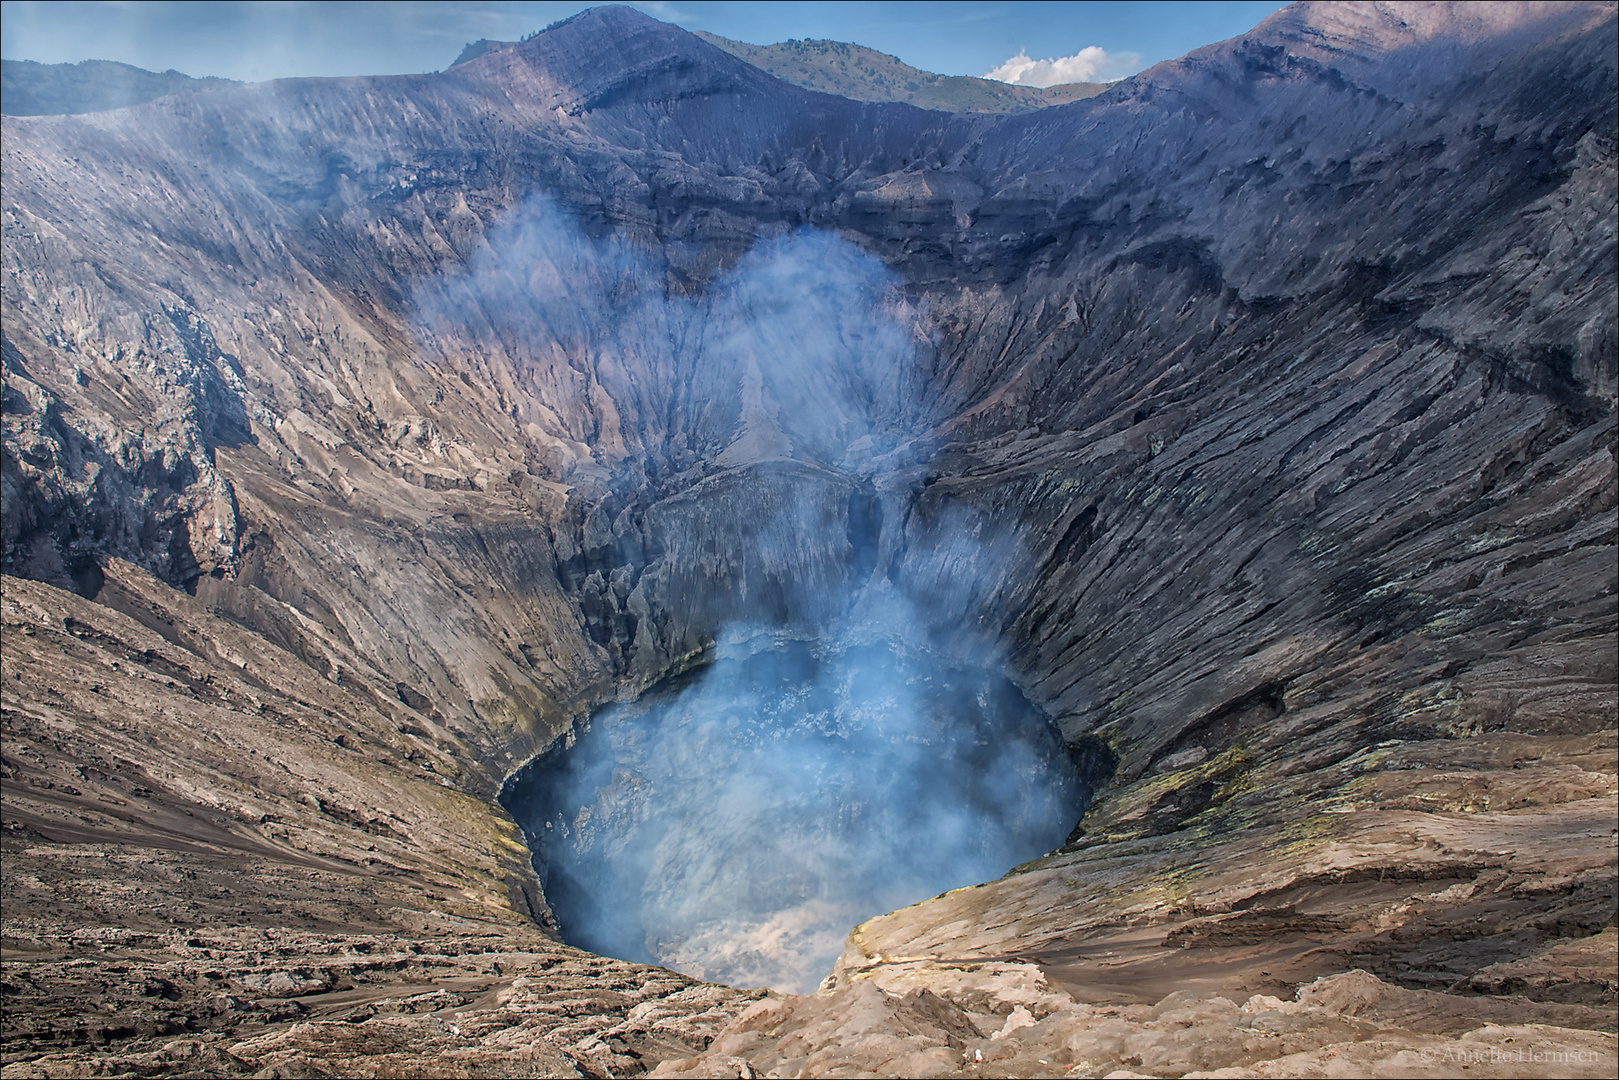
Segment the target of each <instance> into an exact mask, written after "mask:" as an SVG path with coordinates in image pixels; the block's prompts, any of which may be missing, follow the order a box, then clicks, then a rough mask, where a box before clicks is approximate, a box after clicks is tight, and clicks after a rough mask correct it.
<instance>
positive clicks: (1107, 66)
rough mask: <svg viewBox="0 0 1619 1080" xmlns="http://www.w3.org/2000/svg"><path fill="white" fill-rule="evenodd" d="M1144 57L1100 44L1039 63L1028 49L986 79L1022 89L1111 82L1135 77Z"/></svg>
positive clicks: (1020, 50) (1020, 51)
mask: <svg viewBox="0 0 1619 1080" xmlns="http://www.w3.org/2000/svg"><path fill="white" fill-rule="evenodd" d="M1140 66H1141V57H1140V56H1138V55H1137V54H1135V53H1131V52H1121V53H1110V52H1108V51H1107V50H1106V49H1104V48H1102V47H1101V46H1100V45H1087V46H1085V47H1084V48H1083V49H1081V50H1079V51H1078V52H1077V53H1075V54H1074V55H1073V56H1059V57H1056V58H1054V59H1046V60H1036V59H1034V57H1032V56H1030V55H1029V51H1028V50H1027V49H1019V50H1018V54H1017V55H1016V56H1014V57H1012V58H1011V59H1009V60H1007V61H1006V62H1005V63H1004V64H1002V65H1001V66H1000V67H997V68H996V69H995V70H994V71H990V72H986V73H985V75H984V78H986V79H995V80H998V81H1000V82H1005V83H1017V84H1018V85H1019V86H1056V85H1057V84H1058V83H1071V82H1111V81H1112V80H1114V79H1122V78H1124V76H1126V75H1129V74H1132V73H1133V72H1135V71H1136V70H1137V69H1138V68H1139V67H1140Z"/></svg>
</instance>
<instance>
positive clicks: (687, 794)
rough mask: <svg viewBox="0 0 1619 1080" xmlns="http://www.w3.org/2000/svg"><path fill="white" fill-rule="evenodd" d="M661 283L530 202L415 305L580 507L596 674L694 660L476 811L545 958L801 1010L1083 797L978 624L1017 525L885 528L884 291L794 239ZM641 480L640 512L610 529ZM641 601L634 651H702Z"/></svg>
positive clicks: (643, 626)
mask: <svg viewBox="0 0 1619 1080" xmlns="http://www.w3.org/2000/svg"><path fill="white" fill-rule="evenodd" d="M671 281H672V277H671V275H670V274H669V273H668V272H667V271H666V270H665V269H664V268H663V267H661V266H660V265H659V264H658V262H657V261H656V260H655V259H653V258H652V257H651V256H650V255H649V254H647V253H644V252H642V251H640V250H638V249H636V248H634V247H633V246H632V245H630V244H629V243H627V242H625V241H623V240H621V239H618V238H614V237H611V236H609V237H605V238H600V239H597V238H591V237H589V236H587V235H585V233H584V232H583V230H582V229H580V228H579V227H578V226H577V224H576V223H575V222H574V221H573V220H571V219H570V218H569V217H568V216H567V215H565V214H563V213H562V212H560V211H559V210H558V209H557V208H556V207H554V206H552V205H551V204H549V203H547V202H545V201H544V200H534V201H531V202H529V203H526V204H524V205H523V206H521V207H519V208H517V209H516V211H514V213H513V214H512V215H511V216H510V217H509V218H508V219H506V220H505V221H503V222H502V223H500V224H499V225H497V226H496V227H494V228H492V229H490V231H489V233H488V236H487V243H486V244H485V245H484V246H483V247H481V248H479V249H478V250H477V251H476V252H475V253H474V254H473V255H472V257H471V258H470V259H468V260H467V263H466V265H465V267H464V268H463V269H461V270H458V271H455V272H452V273H450V274H447V275H445V276H443V277H440V278H437V279H434V280H432V281H428V282H425V283H423V284H422V285H421V286H419V287H418V289H417V292H416V302H417V308H418V311H419V313H420V319H419V332H420V335H421V339H422V342H423V344H424V347H425V348H426V350H427V351H429V352H430V353H432V352H436V353H437V354H438V355H439V357H440V359H441V360H442V362H444V363H445V364H446V366H447V368H454V367H462V368H463V369H466V370H470V371H472V372H476V373H477V377H479V378H485V379H488V380H491V381H492V382H493V383H494V384H495V385H496V386H499V387H501V388H502V391H503V393H504V394H506V395H507V397H508V400H509V406H510V415H511V416H512V417H513V418H514V419H515V420H517V421H518V422H519V423H520V424H521V425H522V429H523V431H524V433H525V436H526V437H527V438H529V439H530V440H532V441H534V442H537V443H539V444H541V445H544V446H546V447H547V448H548V449H549V451H550V452H551V457H550V459H549V461H550V468H551V469H552V471H553V474H554V478H556V479H561V480H566V481H568V482H570V483H574V484H576V485H577V487H576V490H582V491H587V492H595V493H597V494H595V495H590V494H585V495H580V496H576V497H579V498H584V499H589V498H596V499H601V500H604V501H602V502H598V503H597V504H595V508H594V509H591V510H590V511H589V512H588V513H585V514H583V516H582V518H581V524H580V527H579V536H578V538H577V540H573V539H571V538H570V536H569V535H568V534H566V530H562V533H563V535H559V539H558V557H559V561H561V562H565V563H566V564H567V567H568V568H569V569H567V570H566V571H565V572H564V573H563V577H564V580H565V583H567V582H571V583H570V584H569V587H570V588H576V589H577V590H578V596H579V597H580V603H581V608H582V610H585V611H586V615H587V619H589V620H591V628H592V631H593V633H595V632H596V631H597V630H600V631H601V635H600V636H598V637H597V640H598V641H599V642H601V643H602V644H603V645H604V647H605V648H606V649H607V650H608V652H609V654H610V655H611V657H612V658H613V662H614V663H615V664H619V665H623V664H627V663H628V662H629V661H628V659H627V658H628V657H631V656H633V655H635V654H637V653H638V652H639V650H641V649H653V648H658V647H662V648H664V649H665V653H664V654H663V655H675V656H678V655H682V652H681V649H682V648H689V647H691V646H698V647H708V648H710V649H711V652H710V656H711V658H712V660H713V662H712V663H711V664H709V665H708V666H707V667H705V668H703V669H701V670H700V671H698V672H696V673H695V674H692V675H688V676H686V677H684V678H683V679H681V680H677V683H676V684H673V685H667V686H665V687H663V688H661V689H659V690H657V691H655V692H653V693H651V694H648V695H646V696H645V697H643V698H642V699H641V700H640V701H638V702H636V703H634V704H631V705H624V706H618V707H614V708H612V709H608V710H605V711H603V712H600V713H598V714H597V715H596V716H595V717H594V719H593V722H592V724H591V725H590V727H589V728H588V730H587V731H585V732H583V733H582V734H580V735H579V736H578V737H577V739H576V740H570V744H569V745H568V746H557V747H554V748H553V749H552V750H551V751H550V752H548V753H547V754H546V755H543V756H542V757H541V758H540V759H538V760H537V761H536V762H534V763H533V764H532V765H531V766H530V767H529V768H528V769H526V770H525V771H524V772H523V773H522V774H521V775H520V776H519V777H518V778H517V779H516V780H515V781H514V782H513V783H512V784H510V785H508V788H507V790H506V792H505V793H504V795H503V797H502V800H503V802H504V803H505V805H506V806H507V807H508V809H510V810H511V811H512V813H513V815H514V816H515V817H516V818H517V820H518V821H519V822H521V823H522V824H523V825H524V827H525V829H526V830H527V831H528V834H529V837H530V841H531V847H532V849H533V850H534V853H535V865H536V868H537V869H538V870H539V871H540V873H541V876H542V879H543V881H544V884H545V887H546V894H547V897H548V899H549V900H550V902H551V904H552V905H553V908H554V909H555V910H556V912H557V915H558V918H559V920H560V922H561V925H562V930H563V934H564V936H565V937H566V938H567V939H568V940H570V941H572V942H574V943H576V944H579V945H582V946H585V947H588V948H591V949H594V950H596V951H599V952H603V953H606V954H609V955H614V956H619V957H623V958H625V959H632V960H640V961H649V962H655V963H661V964H665V965H668V966H671V967H674V968H677V969H679V970H682V971H685V972H688V973H691V974H694V975H698V976H701V977H704V978H708V979H713V980H717V981H725V982H731V983H737V984H742V985H760V984H766V985H771V986H774V987H778V988H780V989H785V990H799V991H803V990H812V989H814V987H815V985H816V984H817V983H818V982H819V981H820V979H821V977H822V976H823V975H825V974H826V973H827V971H828V970H829V969H830V967H831V965H832V962H833V961H834V960H835V959H836V957H837V955H838V953H839V952H840V951H841V949H842V946H843V941H844V938H845V936H846V935H847V933H848V931H849V929H850V927H851V926H853V925H854V924H856V923H858V922H861V921H863V920H864V919H866V918H869V917H871V916H873V915H877V914H881V913H883V912H886V911H889V910H892V909H893V908H895V907H898V906H902V905H904V904H908V903H912V902H915V901H918V900H922V899H926V898H927V897H929V896H932V895H935V894H937V893H939V892H941V891H944V890H946V889H950V888H955V887H959V886H964V885H970V884H973V883H976V882H979V881H982V880H985V879H986V878H990V877H994V876H997V875H999V874H1001V873H1004V872H1005V871H1006V870H1008V869H1009V868H1011V867H1012V866H1014V865H1015V864H1017V863H1019V862H1021V861H1024V860H1026V859H1029V858H1031V857H1033V856H1036V855H1039V854H1041V853H1043V852H1045V851H1048V850H1050V849H1051V848H1053V847H1055V846H1057V845H1058V844H1060V843H1061V842H1062V840H1063V838H1064V836H1065V835H1066V834H1067V832H1068V830H1069V828H1070V827H1071V826H1072V824H1073V823H1074V821H1075V820H1076V819H1077V818H1078V816H1079V813H1080V811H1081V808H1082V807H1081V803H1082V800H1083V795H1084V793H1083V791H1082V789H1081V785H1080V783H1079V780H1078V779H1077V777H1076V773H1075V769H1074V764H1073V761H1072V760H1071V758H1070V757H1069V754H1068V751H1067V749H1066V747H1064V745H1063V744H1062V742H1061V739H1060V738H1059V737H1058V735H1057V733H1056V731H1055V730H1054V729H1053V727H1052V725H1051V723H1050V721H1049V720H1048V719H1047V718H1046V717H1045V716H1044V715H1043V714H1041V713H1040V712H1039V711H1038V710H1036V709H1035V708H1034V707H1033V706H1031V705H1030V704H1029V703H1028V702H1027V701H1026V700H1024V698H1023V697H1022V695H1021V694H1020V693H1019V692H1018V691H1017V690H1016V688H1015V687H1013V686H1012V684H1011V683H1009V682H1008V681H1007V680H1006V679H1005V678H1004V676H1002V675H1001V674H1000V673H999V660H1000V657H999V654H998V652H997V650H996V648H995V646H994V639H993V629H992V630H991V631H990V632H989V633H985V632H983V631H981V629H980V627H991V628H994V627H999V625H1000V620H1001V619H1003V618H1004V611H1003V610H1001V609H1002V608H1005V607H1007V605H1006V604H1005V603H1004V598H997V597H987V596H982V595H980V592H981V590H980V587H979V585H978V584H977V583H978V581H979V579H980V578H981V577H983V576H985V575H984V574H983V572H982V571H983V569H984V568H987V567H988V566H990V565H992V564H994V563H996V562H998V561H1002V560H1006V559H1015V558H1018V557H1019V548H1018V545H1017V543H1016V539H1015V537H1012V536H1010V535H1009V534H1007V533H1006V532H1005V530H1001V529H996V528H995V527H993V526H986V523H984V522H982V521H972V520H966V519H963V520H959V521H958V520H955V519H954V518H953V516H952V515H950V514H948V513H946V514H942V515H940V514H935V515H934V516H932V517H931V518H930V519H928V520H926V521H922V520H920V516H919V515H918V516H917V517H918V520H915V521H912V520H909V516H908V512H907V511H906V509H905V507H906V506H907V505H908V502H909V497H908V496H907V495H906V494H905V492H906V490H907V488H908V485H910V484H911V483H912V482H913V479H911V478H907V476H908V474H907V475H901V473H902V472H903V469H904V468H905V466H902V465H901V464H900V459H901V458H903V457H904V455H903V454H902V453H893V452H892V451H893V449H894V448H895V447H896V446H903V444H904V442H905V440H907V439H910V438H913V437H914V433H915V430H916V428H917V427H918V426H919V424H918V420H917V418H918V416H919V415H920V414H921V410H920V408H919V407H918V406H917V403H918V402H919V401H920V400H921V398H922V396H923V395H922V393H921V391H923V390H924V389H925V384H926V379H927V375H928V370H929V358H930V357H931V352H930V348H929V344H928V340H927V336H926V334H925V333H924V332H923V331H922V329H921V327H922V325H923V323H922V319H921V318H920V315H919V313H918V312H917V311H916V310H914V308H913V307H912V306H911V305H910V304H909V303H908V302H907V301H906V300H905V298H904V296H903V295H902V294H901V292H900V290H899V289H898V287H897V285H896V283H895V281H894V279H893V278H892V276H891V275H890V274H889V272H888V271H887V270H886V269H885V268H884V267H883V266H882V265H881V263H879V262H877V261H876V260H874V259H872V258H870V257H868V256H866V255H864V254H863V253H861V252H860V251H859V250H857V249H856V248H854V247H853V246H852V245H850V244H848V243H847V242H845V241H842V240H840V239H838V238H836V237H833V236H829V235H826V234H822V233H816V232H813V231H807V230H806V231H800V232H797V233H790V234H785V235H781V236H778V237H775V238H771V239H766V240H762V241H760V242H759V243H757V244H756V245H755V247H754V248H753V249H752V250H751V251H750V252H749V253H747V254H746V255H745V256H743V257H742V258H741V259H739V260H738V261H737V262H736V263H735V265H734V266H732V267H730V268H729V269H726V270H724V271H721V272H719V273H717V274H716V275H715V276H714V277H713V279H712V280H711V281H709V282H708V283H707V284H706V285H705V286H704V287H703V288H702V290H701V292H700V293H697V294H694V295H687V294H683V293H681V292H680V291H679V290H678V289H676V288H674V287H673V286H672V285H671ZM621 404H622V405H623V406H625V407H622V408H621V407H620V405H621ZM626 417H633V418H634V419H633V420H629V419H626ZM767 463H768V464H767ZM783 463H791V464H789V465H785V466H784V464H783ZM660 469H664V470H667V473H666V475H668V474H673V476H672V478H671V479H670V480H669V481H668V482H667V486H665V487H664V488H663V489H662V491H663V494H661V495H660V496H658V498H659V499H661V500H662V501H660V502H654V503H652V504H650V505H648V504H637V505H638V506H639V509H637V508H636V506H631V507H630V508H627V509H626V508H624V503H623V501H621V500H620V493H621V492H622V491H623V490H624V489H625V488H626V487H631V486H633V485H635V484H640V485H642V487H641V488H640V489H639V490H640V491H642V492H644V491H645V490H647V487H648V486H649V485H646V484H645V481H646V479H647V478H648V477H649V476H651V475H653V474H656V473H657V472H658V470H660ZM626 480H628V481H629V483H626ZM609 493H611V494H609ZM637 497H639V496H637ZM623 498H624V499H629V498H630V496H623ZM609 503H611V505H612V506H613V507H615V509H613V510H612V512H611V514H609V513H607V512H605V511H604V510H603V507H604V506H607V505H609ZM705 505H706V508H705ZM885 507H886V508H887V509H886V510H885ZM626 536H628V537H631V538H633V539H634V543H630V542H629V541H627V540H625V539H624V538H625V537H626ZM902 549H903V550H902ZM675 551H678V552H682V553H684V554H683V558H682V559H681V561H680V562H679V563H676V564H671V563H670V560H671V559H674V558H676V556H672V555H670V554H669V553H670V552H675ZM560 569H561V567H559V570H560ZM570 575H572V576H571V577H570ZM649 597H651V598H652V599H649ZM658 604H661V605H662V606H663V607H662V613H661V614H662V617H663V619H664V623H663V624H662V625H661V626H660V628H659V631H658V632H660V633H665V634H670V635H672V634H673V632H672V631H670V630H669V628H668V624H669V622H671V621H673V620H677V619H684V620H686V622H687V624H688V626H689V627H692V628H693V629H691V630H690V631H689V633H692V634H696V635H698V638H699V640H698V641H696V642H693V641H691V640H689V639H687V640H684V642H682V641H680V640H675V639H673V637H672V636H671V638H670V640H665V641H662V642H655V641H654V640H653V631H652V630H650V629H649V624H650V623H652V622H654V621H656V619H657V618H658V617H659V615H660V613H659V612H658V611H657V610H655V609H656V606H657V605H658ZM597 610H601V611H605V612H607V615H606V616H604V617H603V618H600V619H596V618H594V616H592V614H591V613H592V611H597ZM621 670H622V668H621Z"/></svg>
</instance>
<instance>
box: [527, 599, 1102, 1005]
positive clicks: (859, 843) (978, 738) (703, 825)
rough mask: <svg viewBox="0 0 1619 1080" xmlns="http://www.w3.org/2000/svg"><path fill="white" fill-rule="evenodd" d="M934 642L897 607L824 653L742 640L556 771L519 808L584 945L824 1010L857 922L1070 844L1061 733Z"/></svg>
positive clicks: (1071, 781)
mask: <svg viewBox="0 0 1619 1080" xmlns="http://www.w3.org/2000/svg"><path fill="white" fill-rule="evenodd" d="M919 625H920V624H919V622H918V620H917V617H916V613H915V611H914V610H912V609H910V608H909V605H906V604H904V603H903V602H901V601H897V600H890V601H886V602H884V603H882V604H880V605H878V610H877V611H876V612H875V613H874V612H872V611H870V610H867V611H866V612H865V614H864V616H863V617H861V618H854V619H847V620H840V621H839V622H837V623H835V624H834V625H832V626H828V627H826V628H824V633H823V634H822V636H820V637H819V638H816V639H814V640H811V641H802V640H795V639H793V638H791V637H787V636H784V635H781V634H779V633H776V632H773V631H771V630H769V629H765V628H758V627H748V628H738V629H736V630H733V631H732V632H731V633H730V634H728V635H727V640H726V641H725V642H723V643H722V644H721V646H720V648H719V649H718V650H717V658H716V660H715V662H714V663H713V664H712V665H710V666H708V667H706V668H704V669H702V670H701V671H699V672H698V673H697V674H695V675H694V676H692V677H689V678H688V679H687V680H685V681H683V682H682V683H680V684H679V685H676V686H672V687H669V688H666V689H664V690H662V691H659V692H656V693H653V694H650V695H647V696H646V697H643V698H642V699H641V700H640V701H638V702H636V703H634V704H632V705H627V706H617V707H614V708H611V709H608V710H605V711H603V712H602V713H599V714H598V715H597V716H596V717H595V718H594V721H593V723H592V725H591V727H590V728H589V730H588V731H587V732H586V733H585V734H584V735H583V736H582V737H580V738H579V739H578V740H577V742H576V743H575V744H574V745H572V746H571V747H560V746H559V747H557V748H554V749H553V750H552V751H551V752H550V753H548V754H546V755H544V756H543V757H542V758H540V759H539V760H538V761H536V762H535V763H534V765H533V766H531V767H530V769H529V770H528V771H527V772H526V773H525V774H524V775H523V777H522V778H521V780H520V781H519V782H518V783H517V784H516V785H514V787H513V788H512V790H511V791H510V792H509V793H508V795H507V796H506V798H505V802H506V805H507V807H508V809H510V810H511V811H512V813H513V814H514V816H516V817H517V818H518V820H519V821H521V822H523V824H524V826H525V828H526V829H527V830H528V831H529V833H530V836H531V844H532V847H533V848H534V851H535V855H536V858H535V865H536V869H538V870H539V872H540V874H541V877H542V880H543V882H544V884H545V890H546V895H547V897H548V898H549V899H550V901H551V903H552V905H553V907H554V909H555V910H556V913H557V916H558V919H559V921H560V922H561V925H562V929H563V934H564V936H565V937H567V939H568V940H569V941H571V942H573V943H574V944H577V945H581V946H583V947H585V948H589V949H592V950H595V951H597V952H602V953H606V954H608V955H612V956H618V957H621V958H624V959H629V960H638V961H642V962H649V963H658V964H663V965H666V966H669V967H672V968H675V969H677V970H680V971H684V972H686V973H688V974H692V975H697V976H699V977H702V978H705V979H710V980H713V981H718V982H726V983H731V984H733V985H739V986H758V985H768V986H771V987H774V988H777V989H780V990H787V991H795V992H800V993H807V992H810V991H812V990H814V989H815V987H816V985H817V984H818V983H819V982H820V980H821V978H822V977H823V976H824V975H826V974H827V972H828V971H830V969H831V967H832V963H833V961H835V960H836V959H837V956H838V954H839V953H840V952H842V949H843V943H844V939H845V937H846V936H847V934H848V932H849V929H850V928H851V927H853V926H854V925H856V924H857V923H860V922H863V921H864V920H866V919H868V918H870V917H872V916H873V915H879V914H882V913H883V912H886V911H891V910H893V909H894V908H897V907H902V906H904V905H906V904H909V903H914V902H916V901H918V900H924V899H926V898H928V897H930V896H933V895H936V894H938V893H940V892H943V891H945V890H948V889H953V888H958V887H962V886H966V885H972V884H976V883H977V882H980V881H984V880H988V879H992V878H995V877H998V876H1000V875H1001V874H1003V873H1005V872H1006V871H1007V870H1008V869H1010V868H1011V867H1012V866H1014V865H1015V864H1017V863H1019V862H1022V861H1024V860H1027V859H1030V858H1033V857H1035V856H1038V855H1040V854H1043V853H1044V852H1046V851H1049V850H1051V849H1052V848H1054V847H1056V846H1057V845H1058V844H1060V843H1062V840H1063V838H1064V836H1065V834H1066V833H1067V832H1068V830H1069V828H1070V827H1071V826H1072V824H1073V822H1074V820H1075V819H1076V818H1077V817H1078V814H1079V810H1080V803H1081V800H1082V797H1083V792H1082V790H1081V787H1080V784H1079V781H1078V779H1077V778H1076V776H1075V770H1074V765H1073V762H1072V760H1071V759H1070V757H1069V755H1068V752H1067V749H1066V747H1064V746H1063V745H1062V742H1061V740H1060V739H1059V738H1058V736H1057V734H1056V732H1055V731H1054V729H1053V728H1052V726H1051V724H1050V722H1049V721H1048V720H1047V719H1046V718H1045V717H1044V716H1043V715H1042V714H1040V713H1039V712H1038V711H1037V710H1035V709H1034V708H1033V707H1032V706H1031V705H1030V704H1029V703H1028V702H1027V701H1026V700H1024V698H1023V696H1022V695H1021V694H1020V693H1018V691H1017V689H1016V688H1015V687H1013V686H1012V685H1011V684H1010V683H1009V682H1007V680H1006V679H1005V678H1003V677H1002V676H1000V675H999V674H998V673H996V672H995V671H993V670H992V669H990V668H988V667H983V666H978V665H975V664H970V663H965V662H961V661H960V660H958V661H956V662H951V661H948V660H945V659H943V658H941V656H939V655H938V654H935V653H932V652H931V651H930V650H929V649H927V648H926V647H925V646H923V647H919V646H918V644H917V643H916V642H915V640H914V639H915V636H916V635H915V631H916V629H917V627H918V626H919Z"/></svg>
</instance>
